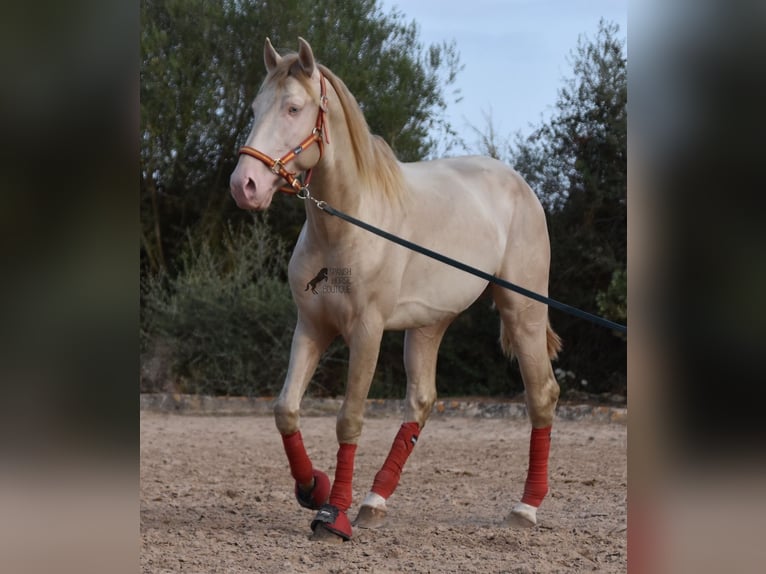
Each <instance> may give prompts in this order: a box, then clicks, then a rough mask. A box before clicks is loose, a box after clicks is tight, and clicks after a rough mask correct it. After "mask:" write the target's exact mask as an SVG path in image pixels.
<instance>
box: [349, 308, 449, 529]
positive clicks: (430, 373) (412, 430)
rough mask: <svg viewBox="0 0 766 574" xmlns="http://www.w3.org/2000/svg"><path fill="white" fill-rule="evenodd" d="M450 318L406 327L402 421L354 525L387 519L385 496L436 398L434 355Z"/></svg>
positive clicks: (392, 487) (376, 523)
mask: <svg viewBox="0 0 766 574" xmlns="http://www.w3.org/2000/svg"><path fill="white" fill-rule="evenodd" d="M451 322H452V319H449V320H447V321H444V322H442V323H439V324H437V325H432V326H429V327H424V328H419V329H410V330H408V331H407V332H406V333H405V337H404V367H405V371H406V372H407V394H406V398H405V413H404V422H403V423H402V425H401V427H399V431H398V432H397V434H396V437H395V438H394V442H393V444H392V445H391V450H390V451H389V453H388V456H387V457H386V460H385V462H384V463H383V466H382V467H381V469H380V470H379V471H378V473H377V474H376V475H375V479H374V481H373V484H372V488H371V490H370V492H369V493H368V494H367V496H366V497H365V499H364V501H363V502H362V506H361V507H360V508H359V514H358V515H357V517H356V519H355V520H354V525H355V526H359V527H361V528H378V527H380V526H383V525H384V524H385V523H386V521H387V514H388V508H387V506H386V502H387V500H388V499H389V498H390V497H391V495H392V494H393V492H394V490H396V487H397V486H398V484H399V479H400V478H401V473H402V469H403V467H404V464H405V462H406V461H407V459H408V458H409V456H410V454H411V453H412V451H413V449H414V448H415V444H416V443H417V440H418V437H419V436H420V431H421V430H422V429H423V427H424V426H425V424H426V421H427V420H428V417H429V415H430V414H431V409H432V408H433V405H434V402H435V401H436V359H437V355H438V352H439V345H440V344H441V341H442V338H443V337H444V333H445V331H446V330H447V327H448V326H449V324H450V323H451Z"/></svg>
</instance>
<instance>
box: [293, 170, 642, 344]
mask: <svg viewBox="0 0 766 574" xmlns="http://www.w3.org/2000/svg"><path fill="white" fill-rule="evenodd" d="M296 197H299V198H300V199H304V200H305V199H309V200H311V201H313V202H314V203H315V204H316V206H317V207H318V208H319V209H320V210H321V211H324V212H325V213H327V214H329V215H332V216H335V217H339V218H341V219H343V220H344V221H347V222H349V223H351V224H352V225H356V226H357V227H361V228H362V229H364V230H365V231H369V232H370V233H374V234H375V235H377V236H379V237H382V238H384V239H387V240H389V241H391V242H393V243H396V244H397V245H401V246H402V247H406V248H407V249H409V250H411V251H415V252H416V253H420V254H421V255H425V256H426V257H430V258H431V259H436V260H437V261H440V262H441V263H444V264H446V265H449V266H451V267H454V268H455V269H460V270H461V271H465V272H466V273H470V274H471V275H475V276H476V277H479V278H481V279H484V280H485V281H489V282H490V283H494V284H495V285H499V286H500V287H504V288H505V289H509V290H511V291H515V292H516V293H519V294H521V295H524V296H525V297H529V298H530V299H534V300H535V301H539V302H540V303H543V304H545V305H548V306H549V307H553V308H554V309H558V310H559V311H563V312H564V313H568V314H570V315H573V316H575V317H579V318H580V319H585V320H586V321H590V322H591V323H595V324H596V325H600V326H602V327H606V328H608V329H613V330H614V331H618V332H619V333H623V334H625V335H627V334H628V328H627V327H626V326H625V325H622V324H620V323H615V322H614V321H610V320H609V319H605V318H604V317H599V316H598V315H594V314H592V313H588V312H587V311H583V310H582V309H578V308H577V307H572V306H571V305H567V304H566V303H562V302H560V301H556V300H555V299H551V298H550V297H546V296H545V295H540V294H539V293H535V292H534V291H530V290H529V289H525V288H524V287H521V286H519V285H516V284H515V283H511V282H510V281H506V280H505V279H500V278H499V277H495V276H494V275H490V274H489V273H485V272H484V271H481V270H480V269H476V268H475V267H471V266H470V265H466V264H465V263H462V262H460V261H458V260H456V259H452V258H451V257H447V256H446V255H442V254H441V253H438V252H436V251H432V250H430V249H428V248H426V247H423V246H421V245H418V244H417V243H412V242H411V241H407V240H406V239H402V238H401V237H399V236H397V235H393V234H392V233H389V232H388V231H384V230H382V229H380V228H378V227H375V226H374V225H370V224H369V223H365V222H364V221H362V220H360V219H357V218H356V217H353V216H351V215H349V214H347V213H343V212H342V211H339V210H337V209H335V208H334V207H333V206H331V205H329V204H328V203H327V202H326V201H323V200H319V199H316V198H315V197H313V196H312V195H311V193H310V192H309V188H308V186H307V185H304V186H303V187H302V188H301V190H300V192H299V193H298V194H297V195H296Z"/></svg>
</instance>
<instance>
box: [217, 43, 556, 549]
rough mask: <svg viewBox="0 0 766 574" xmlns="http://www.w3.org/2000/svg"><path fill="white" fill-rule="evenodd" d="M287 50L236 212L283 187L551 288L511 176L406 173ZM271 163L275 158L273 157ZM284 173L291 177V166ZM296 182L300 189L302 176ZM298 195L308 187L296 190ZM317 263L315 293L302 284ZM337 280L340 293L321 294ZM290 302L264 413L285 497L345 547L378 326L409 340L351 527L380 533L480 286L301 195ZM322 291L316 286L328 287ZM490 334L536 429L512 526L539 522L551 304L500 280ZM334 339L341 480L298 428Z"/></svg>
mask: <svg viewBox="0 0 766 574" xmlns="http://www.w3.org/2000/svg"><path fill="white" fill-rule="evenodd" d="M299 46H300V48H299V51H298V53H297V54H289V55H285V56H284V57H283V56H280V55H279V54H278V53H277V52H276V50H275V49H274V48H273V47H272V45H271V43H270V42H269V40H268V39H267V40H266V44H265V48H264V60H265V63H266V68H267V70H268V75H267V77H266V79H265V80H264V83H263V85H262V87H261V89H260V91H259V93H258V95H257V97H256V98H255V101H254V102H253V105H252V107H253V113H254V116H255V120H254V125H253V128H252V131H251V132H250V134H249V136H248V138H247V142H246V145H245V146H244V147H243V148H242V149H241V150H240V158H239V163H238V164H237V167H236V169H235V170H234V172H233V173H232V175H231V180H230V185H231V193H232V195H233V197H234V199H235V200H236V202H237V205H238V206H239V207H241V208H243V209H252V210H263V209H266V208H267V207H269V204H271V200H272V198H273V197H274V194H275V193H276V192H277V190H279V189H280V186H281V185H283V184H284V180H287V181H288V182H289V183H290V184H291V185H292V186H293V187H294V188H295V190H298V189H301V187H302V185H303V184H302V182H300V181H299V180H297V179H296V175H295V174H296V173H298V172H305V176H306V177H307V178H310V180H311V183H310V188H309V189H310V194H311V196H312V197H313V198H315V199H316V200H321V201H325V202H327V203H328V204H329V205H331V206H333V207H335V208H336V209H338V210H341V211H345V212H346V213H348V214H350V215H353V216H355V217H357V218H359V219H362V220H364V221H366V222H368V223H371V224H373V225H375V226H378V227H380V228H383V229H385V230H387V231H389V232H391V233H394V234H396V235H399V236H402V237H404V238H407V239H409V240H411V241H413V242H415V243H419V244H422V245H424V246H426V247H429V248H431V249H434V250H436V251H440V252H442V253H444V254H445V255H447V256H449V257H452V258H454V259H457V260H459V261H463V262H466V263H468V264H470V265H473V266H475V267H478V268H479V269H482V270H484V271H486V272H487V273H490V274H494V275H496V276H498V277H502V278H504V279H506V280H508V281H512V282H514V283H517V284H520V285H522V286H524V287H526V288H527V289H531V290H533V291H537V292H538V293H542V294H547V292H548V268H549V260H550V245H549V240H548V231H547V228H546V223H545V216H544V214H543V210H542V207H541V206H540V203H539V201H538V200H537V198H536V197H535V194H534V193H533V192H532V190H531V189H530V188H529V186H528V185H527V184H526V183H525V182H524V180H523V179H522V178H521V177H520V176H519V175H518V174H517V173H516V172H515V171H513V170H512V169H510V168H508V167H507V166H505V165H504V164H502V163H501V162H499V161H496V160H493V159H489V158H484V157H463V158H453V159H442V160H435V161H426V162H416V163H400V162H398V161H397V160H396V158H395V157H394V155H393V153H392V151H391V149H390V148H389V147H388V145H387V144H386V143H385V142H384V141H383V140H382V139H380V138H379V137H377V136H373V135H371V134H370V131H369V128H368V126H367V123H366V121H365V119H364V116H363V115H362V112H361V110H360V108H359V106H358V104H357V102H356V100H355V99H354V97H353V96H352V95H351V93H350V92H349V91H348V88H347V87H346V86H345V84H344V83H343V82H342V81H341V80H340V79H339V78H338V77H336V76H335V75H334V74H333V73H332V72H331V71H330V70H328V69H327V68H326V67H324V66H322V65H319V64H317V63H316V62H315V60H314V55H313V53H312V50H311V47H310V46H309V44H308V43H307V42H306V41H305V40H303V39H302V38H299ZM274 158H279V159H274ZM288 168H289V169H288ZM304 181H305V180H304ZM300 195H302V196H305V195H306V188H303V191H302V192H301V194H300ZM324 269H327V282H325V283H323V284H322V286H320V287H318V289H319V291H317V292H316V293H315V292H314V290H311V289H309V290H307V289H306V285H307V282H309V281H311V280H312V278H315V277H316V276H317V273H318V272H319V271H320V270H324ZM341 278H342V286H343V288H342V289H325V287H326V286H328V284H329V285H334V284H335V283H336V282H337V281H338V280H339V279H341ZM289 281H290V287H291V289H292V294H293V298H294V300H295V303H296V305H297V307H298V322H297V325H296V328H295V334H294V336H293V343H292V350H291V352H290V364H289V368H288V372H287V378H286V380H285V383H284V387H283V388H282V392H281V393H280V395H279V397H278V399H277V401H276V405H275V408H274V413H275V417H276V424H277V428H278V429H279V432H280V433H281V434H282V441H283V444H284V448H285V452H286V454H287V458H288V461H289V465H290V471H291V473H292V476H293V478H294V479H295V495H296V497H297V499H298V502H299V503H300V504H301V505H302V506H304V507H307V508H311V509H315V510H318V513H317V515H316V517H315V518H314V520H313V521H312V523H311V528H312V530H313V531H314V538H320V539H328V540H348V539H349V538H351V535H352V526H351V522H350V521H349V519H348V516H347V511H348V510H349V507H350V506H351V498H352V494H351V493H352V491H351V481H352V477H353V471H354V456H355V453H356V447H357V441H358V440H359V436H360V434H361V432H362V418H363V415H364V409H365V401H366V398H367V394H368V391H369V388H370V383H371V381H372V378H373V374H374V372H375V367H376V363H377V360H378V351H379V347H380V342H381V337H382V335H383V331H385V330H387V329H394V330H406V334H405V339H404V365H405V369H406V373H407V390H406V399H405V414H404V422H403V424H402V425H401V428H400V429H399V432H398V434H397V435H396V437H395V439H394V442H393V446H392V447H391V451H390V452H389V454H388V457H387V458H386V460H385V462H384V463H383V466H382V468H381V469H380V471H379V472H378V473H377V475H376V476H375V479H374V482H373V484H372V488H371V490H370V492H369V494H368V495H367V496H366V498H365V499H364V501H363V502H362V506H361V508H360V510H359V514H358V516H357V518H356V520H355V522H354V525H355V526H360V527H374V526H378V525H380V524H381V523H382V522H383V521H384V518H385V515H386V511H387V508H386V503H387V501H388V499H389V497H390V496H391V495H392V493H393V492H394V489H395V488H396V486H397V484H398V483H399V478H400V475H401V472H402V467H403V465H404V463H405V461H406V460H407V458H408V456H409V455H410V453H411V452H412V449H413V447H414V446H415V443H416V441H417V439H418V435H419V434H420V432H421V431H422V429H423V426H424V425H425V423H426V420H427V419H428V416H429V414H430V413H431V409H432V407H433V404H434V401H435V400H436V381H435V373H436V358H437V353H438V349H439V344H440V342H441V340H442V336H443V335H444V332H445V330H446V329H447V327H448V326H449V324H450V323H451V322H452V320H453V319H454V318H455V317H456V316H457V315H458V314H459V313H460V312H461V311H463V310H464V309H466V308H467V307H468V306H469V305H471V303H472V302H473V301H475V300H476V299H477V298H478V297H479V295H481V293H482V292H483V291H484V290H485V288H486V287H487V285H488V283H487V281H484V280H482V279H479V278H477V277H474V276H471V275H468V274H466V273H464V272H462V271H459V270H456V269H453V268H451V267H448V266H446V265H444V264H442V263H439V262H437V261H434V260H432V259H429V258H427V257H425V256H423V255H419V254H416V253H413V252H411V251H408V250H406V249H404V248H402V247H400V246H397V245H395V244H393V243H390V242H388V241H386V240H384V239H382V238H379V237H376V236H374V235H372V234H370V233H368V232H367V231H364V230H361V229H358V228H356V227H353V226H351V225H350V224H349V223H347V222H345V221H342V220H341V219H339V218H336V217H331V216H330V215H328V214H327V213H324V212H323V211H321V210H320V209H319V208H318V207H317V205H316V201H314V202H312V201H306V222H305V224H304V226H303V229H302V230H301V233H300V237H299V238H298V242H297V245H296V247H295V251H294V252H293V254H292V258H291V260H290V266H289ZM323 289H324V291H322V290H323ZM491 290H492V291H491V292H492V296H493V298H494V301H495V305H496V308H497V310H498V311H499V314H500V319H501V325H500V333H501V336H500V340H501V344H502V348H503V350H504V351H505V353H506V354H507V355H509V356H515V357H517V358H518V361H519V365H520V368H521V373H522V376H523V379H524V386H525V389H526V402H527V409H528V413H529V417H530V420H531V423H532V431H531V438H530V448H529V467H528V471H527V479H526V483H525V487H524V494H523V497H522V499H521V502H519V503H517V504H516V505H515V506H514V507H513V508H512V510H511V512H510V515H509V516H508V518H507V520H508V522H509V523H512V524H516V525H527V526H531V525H535V524H536V523H537V508H538V506H539V505H540V503H541V502H542V500H543V497H544V496H545V494H546V493H547V491H548V453H549V447H550V434H551V424H552V421H553V416H554V410H555V407H556V401H557V400H558V394H559V387H558V384H557V382H556V379H555V378H554V375H553V370H552V368H551V362H550V359H551V358H553V357H555V355H556V353H557V352H558V351H559V349H560V346H561V343H560V340H559V338H558V336H557V335H556V334H555V333H554V332H553V331H552V330H551V328H550V325H549V323H548V310H547V307H546V306H545V305H543V304H541V303H538V302H535V301H532V300H530V299H526V298H524V297H523V296H521V295H518V294H516V293H513V292H511V291H508V290H505V289H502V288H500V287H497V286H494V285H493V286H492V288H491ZM338 335H340V336H342V337H343V339H344V340H345V342H346V344H347V345H348V347H349V366H348V381H347V384H346V394H345V397H344V400H343V405H342V407H341V408H340V411H339V413H338V417H337V427H336V431H337V439H338V443H339V448H338V457H337V465H336V467H335V480H334V482H333V483H332V487H331V486H330V481H329V479H328V477H327V475H325V474H324V473H323V472H322V471H320V470H318V469H316V468H314V467H313V465H312V463H311V460H310V459H309V457H308V454H307V452H306V449H305V447H304V445H303V439H302V437H301V432H300V404H301V399H302V397H303V395H304V393H305V391H306V387H307V386H308V384H309V381H310V380H311V378H312V375H313V373H314V371H315V369H316V366H317V363H318V361H319V359H320V356H321V355H322V353H323V352H324V351H325V350H326V348H327V346H328V345H329V344H330V342H331V341H332V340H333V339H334V338H335V337H337V336H338Z"/></svg>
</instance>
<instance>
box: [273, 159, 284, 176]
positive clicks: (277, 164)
mask: <svg viewBox="0 0 766 574" xmlns="http://www.w3.org/2000/svg"><path fill="white" fill-rule="evenodd" d="M283 169H285V166H284V164H283V163H282V161H281V160H278V159H275V160H274V165H272V166H271V173H273V174H274V175H281V174H280V172H281V171H282V170H283Z"/></svg>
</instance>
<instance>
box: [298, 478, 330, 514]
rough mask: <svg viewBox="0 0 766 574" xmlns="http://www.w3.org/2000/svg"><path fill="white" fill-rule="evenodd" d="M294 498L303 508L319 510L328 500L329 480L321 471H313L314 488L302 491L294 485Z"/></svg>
mask: <svg viewBox="0 0 766 574" xmlns="http://www.w3.org/2000/svg"><path fill="white" fill-rule="evenodd" d="M295 498H296V499H297V500H298V504H300V505H301V506H302V507H303V508H309V509H311V510H319V509H320V508H322V505H323V504H324V503H326V502H327V500H328V499H329V498H330V479H329V478H327V475H326V474H325V473H323V472H322V471H321V470H316V469H314V486H312V487H311V490H303V489H301V487H300V486H299V485H298V483H297V482H296V483H295Z"/></svg>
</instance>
